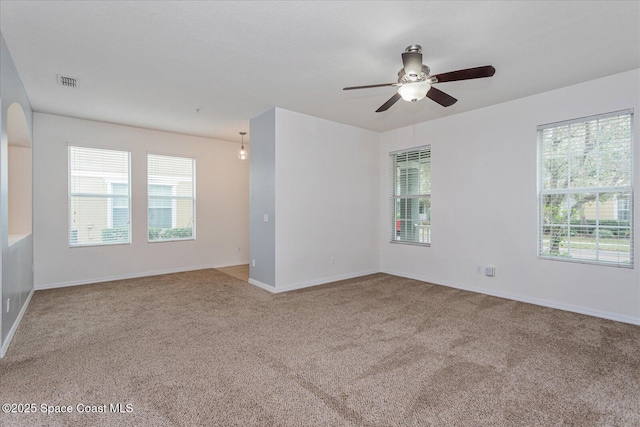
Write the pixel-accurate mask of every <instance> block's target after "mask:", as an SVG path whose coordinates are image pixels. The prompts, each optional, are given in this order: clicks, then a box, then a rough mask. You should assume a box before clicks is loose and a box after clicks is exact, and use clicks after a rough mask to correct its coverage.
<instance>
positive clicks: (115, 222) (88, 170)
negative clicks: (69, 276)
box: [68, 146, 131, 247]
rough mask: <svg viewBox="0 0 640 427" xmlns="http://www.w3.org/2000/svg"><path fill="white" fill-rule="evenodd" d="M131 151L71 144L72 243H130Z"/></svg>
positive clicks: (70, 240) (87, 244)
mask: <svg viewBox="0 0 640 427" xmlns="http://www.w3.org/2000/svg"><path fill="white" fill-rule="evenodd" d="M129 165H130V153H129V152H128V151H117V150H105V149H98V148H86V147H74V146H69V200H68V203H69V224H68V225H69V235H68V241H69V246H74V247H75V246H93V245H109V244H122V243H131V221H130V218H131V216H130V207H131V197H130V194H131V187H130V185H129Z"/></svg>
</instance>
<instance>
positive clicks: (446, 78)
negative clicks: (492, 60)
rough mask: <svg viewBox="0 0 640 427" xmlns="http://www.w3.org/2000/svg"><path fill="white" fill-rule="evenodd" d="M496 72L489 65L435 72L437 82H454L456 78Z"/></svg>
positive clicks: (463, 78)
mask: <svg viewBox="0 0 640 427" xmlns="http://www.w3.org/2000/svg"><path fill="white" fill-rule="evenodd" d="M495 73H496V69H495V68H493V67H492V66H491V65H485V66H484V67H475V68H467V69H465V70H458V71H450V72H448V73H442V74H436V75H435V76H432V77H435V78H436V79H438V81H437V83H444V82H455V81H457V80H470V79H481V78H483V77H491V76H493V75H494V74H495Z"/></svg>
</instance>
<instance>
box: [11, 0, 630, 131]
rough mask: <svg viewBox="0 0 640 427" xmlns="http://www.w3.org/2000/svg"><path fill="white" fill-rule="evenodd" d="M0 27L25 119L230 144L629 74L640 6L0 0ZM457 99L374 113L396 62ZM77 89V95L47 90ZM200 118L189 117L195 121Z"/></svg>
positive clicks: (457, 108)
mask: <svg viewBox="0 0 640 427" xmlns="http://www.w3.org/2000/svg"><path fill="white" fill-rule="evenodd" d="M0 13H1V21H0V25H1V31H2V33H3V35H4V37H5V39H6V41H7V45H8V46H9V50H10V52H11V55H12V57H13V60H14V62H15V63H16V66H17V68H18V71H19V73H20V75H21V76H22V79H23V82H24V85H25V88H26V91H27V94H28V96H29V99H30V100H31V103H32V106H33V108H34V110H35V111H39V112H46V113H53V114H61V115H66V116H72V117H79V118H86V119H92V120H99V121H106V122H113V123H122V124H128V125H134V126H140V127H146V128H153V129H160V130H166V131H172V132H179V133H185V134H192V135H201V136H207V137H212V138H217V139H223V140H230V141H239V139H240V137H239V135H238V132H240V131H242V130H247V131H248V129H249V120H250V119H251V118H252V117H255V116H257V115H258V114H260V113H262V112H264V111H266V110H268V109H270V108H272V107H274V106H277V107H282V108H285V109H288V110H292V111H297V112H301V113H305V114H310V115H313V116H317V117H322V118H326V119H329V120H333V121H337V122H341V123H347V124H351V125H354V126H358V127H362V128H365V129H371V130H376V131H386V130H390V129H395V128H398V127H402V126H407V125H410V124H414V123H418V122H422V121H427V120H432V119H435V118H438V117H443V116H446V115H449V114H456V113H460V112H463V111H468V110H472V109H476V108H481V107H484V106H487V105H492V104H496V103H500V102H504V101H507V100H511V99H515V98H520V97H523V96H527V95H531V94H534V93H539V92H544V91H548V90H552V89H556V88H559V87H563V86H567V85H571V84H575V83H580V82H584V81H587V80H592V79H596V78H599V77H603V76H606V75H611V74H615V73H619V72H623V71H627V70H631V69H634V68H639V67H640V30H639V28H640V2H638V1H622V2H615V1H605V2H599V1H576V2H560V1H557V2H550V1H534V2H507V1H497V2H486V1H470V2H453V1H447V2H435V1H428V2H420V1H412V2H382V1H375V2H356V1H351V2H310V1H298V2H275V1H274V2H262V1H260V2H258V1H256V2H252V1H249V2H240V1H233V2H204V1H193V2H192V1H181V2H169V1H135V2H127V1H117V2H115V1H114V2H96V1H86V2H80V1H35V2H30V1H7V0H2V1H0ZM411 44H420V45H422V47H423V62H424V64H426V65H428V66H429V67H431V72H432V74H438V73H442V72H446V71H453V70H457V69H461V68H469V67H475V66H480V65H489V64H490V65H493V66H494V67H495V68H496V69H497V72H496V75H495V76H494V77H492V78H489V79H480V80H470V81H462V82H451V83H442V84H439V85H437V87H438V89H440V90H443V91H445V92H447V93H449V94H451V95H452V96H454V97H456V98H458V100H459V101H458V103H457V104H455V105H454V106H452V107H449V108H443V107H441V106H440V105H438V104H436V103H435V102H432V101H431V100H429V99H424V100H422V101H420V102H418V103H407V102H404V101H400V102H398V103H397V104H396V105H395V106H393V107H392V108H391V109H390V110H389V111H387V112H384V113H375V112H374V111H375V110H376V109H377V108H378V107H379V106H380V105H382V104H383V103H384V102H385V101H386V100H387V99H388V98H389V97H391V96H392V95H393V93H394V89H393V88H391V87H385V88H376V89H366V90H360V91H348V92H345V91H342V90H341V89H342V88H343V87H345V86H356V85H366V84H376V83H387V82H394V81H395V80H396V78H397V72H398V70H399V69H400V68H401V67H402V61H401V56H400V55H401V53H402V52H403V51H404V48H405V47H407V46H409V45H411ZM57 74H63V75H69V76H72V77H77V78H78V79H79V80H80V85H79V88H77V89H69V88H64V87H62V86H59V85H57V83H56V75H57ZM197 109H200V111H199V112H196V110H197Z"/></svg>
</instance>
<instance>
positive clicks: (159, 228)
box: [147, 154, 195, 241]
mask: <svg viewBox="0 0 640 427" xmlns="http://www.w3.org/2000/svg"><path fill="white" fill-rule="evenodd" d="M147 166H148V169H147V171H148V177H147V179H148V190H147V191H148V236H149V241H170V240H183V239H193V238H194V237H195V234H194V225H195V215H194V213H195V211H194V205H195V197H194V196H195V188H194V181H195V178H194V177H195V160H194V159H189V158H183V157H170V156H160V155H155V154H149V155H148V156H147Z"/></svg>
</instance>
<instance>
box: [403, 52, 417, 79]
mask: <svg viewBox="0 0 640 427" xmlns="http://www.w3.org/2000/svg"><path fill="white" fill-rule="evenodd" d="M402 64H403V65H404V73H405V74H406V75H407V76H411V75H416V76H419V75H420V73H421V72H422V54H421V53H420V52H405V53H403V54H402Z"/></svg>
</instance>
